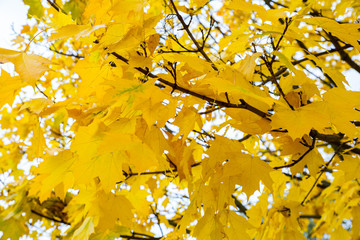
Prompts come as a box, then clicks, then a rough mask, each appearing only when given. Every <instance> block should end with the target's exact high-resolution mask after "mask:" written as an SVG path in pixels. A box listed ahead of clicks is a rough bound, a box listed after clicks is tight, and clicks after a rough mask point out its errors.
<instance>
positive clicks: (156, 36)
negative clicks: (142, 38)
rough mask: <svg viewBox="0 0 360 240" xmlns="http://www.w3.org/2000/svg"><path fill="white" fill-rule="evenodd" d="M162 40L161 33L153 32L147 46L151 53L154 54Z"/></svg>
mask: <svg viewBox="0 0 360 240" xmlns="http://www.w3.org/2000/svg"><path fill="white" fill-rule="evenodd" d="M159 41H160V35H159V34H153V35H150V37H149V39H148V41H147V47H148V49H149V51H150V54H151V55H152V54H153V53H154V51H155V49H156V47H157V46H158V44H159Z"/></svg>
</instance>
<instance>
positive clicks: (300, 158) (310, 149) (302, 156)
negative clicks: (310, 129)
mask: <svg viewBox="0 0 360 240" xmlns="http://www.w3.org/2000/svg"><path fill="white" fill-rule="evenodd" d="M315 142H316V138H315V137H314V138H313V140H312V143H311V146H309V147H308V148H309V149H308V150H306V152H305V153H304V154H303V155H301V156H300V157H299V158H298V159H296V160H293V162H292V163H290V164H287V165H283V166H278V167H274V169H275V170H277V169H281V168H287V167H293V166H295V165H296V164H297V163H299V162H300V161H301V160H303V159H304V157H305V156H306V155H307V154H309V153H310V152H311V151H312V150H313V149H314V147H315Z"/></svg>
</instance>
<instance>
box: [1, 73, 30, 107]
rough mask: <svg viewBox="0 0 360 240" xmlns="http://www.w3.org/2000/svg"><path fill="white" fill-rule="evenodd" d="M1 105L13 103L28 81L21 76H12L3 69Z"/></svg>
mask: <svg viewBox="0 0 360 240" xmlns="http://www.w3.org/2000/svg"><path fill="white" fill-rule="evenodd" d="M0 85H1V88H0V106H3V105H4V104H6V103H8V104H9V105H10V106H11V105H12V103H13V101H14V99H15V96H16V95H17V93H18V92H19V91H20V89H21V88H22V87H25V86H26V83H25V82H24V81H22V80H21V78H20V77H19V76H15V77H11V76H10V74H9V73H7V72H5V71H2V72H1V76H0Z"/></svg>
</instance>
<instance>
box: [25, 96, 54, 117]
mask: <svg viewBox="0 0 360 240" xmlns="http://www.w3.org/2000/svg"><path fill="white" fill-rule="evenodd" d="M52 104H53V102H52V101H51V100H50V99H47V98H35V99H32V100H30V101H28V102H26V103H24V105H22V106H21V108H20V109H19V111H22V110H24V109H29V111H30V112H33V113H35V114H40V113H41V112H42V111H43V110H44V108H46V107H47V106H49V105H52Z"/></svg>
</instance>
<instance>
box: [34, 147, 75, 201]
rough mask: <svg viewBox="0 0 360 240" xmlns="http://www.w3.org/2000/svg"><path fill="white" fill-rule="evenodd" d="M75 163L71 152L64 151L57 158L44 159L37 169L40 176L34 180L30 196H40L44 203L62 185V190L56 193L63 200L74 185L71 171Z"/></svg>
mask: <svg viewBox="0 0 360 240" xmlns="http://www.w3.org/2000/svg"><path fill="white" fill-rule="evenodd" d="M74 161H75V159H74V157H73V154H72V153H71V151H70V150H64V151H62V152H60V153H59V154H58V155H56V156H51V157H48V158H46V159H44V161H43V162H42V163H41V164H40V166H39V168H38V169H37V173H38V175H37V176H36V177H35V178H34V179H33V181H34V184H32V187H31V190H30V193H29V194H30V195H35V196H39V198H40V201H41V202H42V201H44V200H46V199H47V198H48V197H50V194H51V191H52V190H53V189H54V188H55V187H57V186H60V185H61V187H62V190H61V191H59V192H57V191H56V192H55V193H56V195H57V196H58V197H60V198H61V199H63V198H64V197H65V193H66V192H67V190H68V189H69V188H71V187H73V184H74V176H73V174H72V172H71V170H70V167H71V165H72V164H73V163H74Z"/></svg>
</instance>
